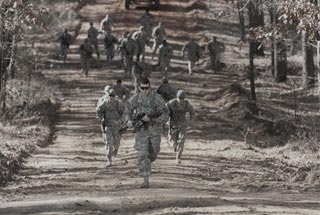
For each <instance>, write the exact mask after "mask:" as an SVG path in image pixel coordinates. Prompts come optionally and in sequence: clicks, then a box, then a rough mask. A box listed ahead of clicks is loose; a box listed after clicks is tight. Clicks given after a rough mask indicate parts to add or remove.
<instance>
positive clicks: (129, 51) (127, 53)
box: [120, 33, 137, 76]
mask: <svg viewBox="0 0 320 215" xmlns="http://www.w3.org/2000/svg"><path fill="white" fill-rule="evenodd" d="M120 49H122V50H123V51H124V65H125V73H126V74H127V75H128V76H130V75H131V71H132V66H133V56H134V54H135V51H136V49H137V44H136V42H135V41H134V40H133V39H132V38H131V35H130V33H128V34H127V37H126V38H125V39H123V40H122V42H121V44H120Z"/></svg>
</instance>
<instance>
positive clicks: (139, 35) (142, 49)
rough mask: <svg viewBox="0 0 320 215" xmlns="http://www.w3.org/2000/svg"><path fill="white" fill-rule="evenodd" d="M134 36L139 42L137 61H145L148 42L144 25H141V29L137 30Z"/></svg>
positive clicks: (137, 42)
mask: <svg viewBox="0 0 320 215" xmlns="http://www.w3.org/2000/svg"><path fill="white" fill-rule="evenodd" d="M132 38H133V39H134V40H135V41H136V44H137V53H136V54H137V61H139V60H140V56H141V60H142V61H144V56H145V54H146V44H147V34H146V32H145V31H144V27H143V26H141V27H140V29H139V31H137V32H135V33H134V34H133V35H132Z"/></svg>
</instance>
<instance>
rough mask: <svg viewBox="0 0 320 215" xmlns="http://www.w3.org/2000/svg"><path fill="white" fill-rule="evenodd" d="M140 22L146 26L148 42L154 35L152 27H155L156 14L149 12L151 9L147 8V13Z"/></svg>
mask: <svg viewBox="0 0 320 215" xmlns="http://www.w3.org/2000/svg"><path fill="white" fill-rule="evenodd" d="M140 23H141V25H142V26H143V27H144V30H145V32H146V35H147V42H149V40H150V38H151V36H152V29H153V27H154V16H153V15H152V14H150V13H149V9H147V10H146V13H145V14H143V15H142V17H141V20H140Z"/></svg>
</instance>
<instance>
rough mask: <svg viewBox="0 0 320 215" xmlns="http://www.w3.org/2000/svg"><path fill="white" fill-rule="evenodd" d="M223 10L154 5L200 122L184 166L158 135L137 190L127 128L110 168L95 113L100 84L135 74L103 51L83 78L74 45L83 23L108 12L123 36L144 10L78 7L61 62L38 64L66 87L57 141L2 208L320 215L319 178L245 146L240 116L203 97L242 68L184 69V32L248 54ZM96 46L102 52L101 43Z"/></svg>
mask: <svg viewBox="0 0 320 215" xmlns="http://www.w3.org/2000/svg"><path fill="white" fill-rule="evenodd" d="M210 3H211V4H210ZM228 8H229V5H227V4H226V3H225V2H223V1H221V2H219V1H214V4H213V3H212V1H211V0H198V1H192V0H163V1H162V7H161V11H160V12H158V11H153V12H152V13H153V14H154V15H155V16H156V18H157V20H161V21H162V22H163V23H164V24H165V26H166V28H167V34H168V35H169V36H168V41H169V43H171V44H172V45H173V47H174V48H175V56H174V59H173V60H172V71H171V72H170V73H169V79H170V83H172V84H173V85H174V86H175V87H176V88H179V89H185V90H186V91H187V92H189V93H188V99H189V100H190V101H191V103H192V104H193V105H194V107H195V108H196V110H197V121H196V123H194V126H193V127H192V128H190V129H189V131H188V139H187V141H186V147H185V153H184V157H183V160H182V164H179V165H177V164H176V163H175V161H174V153H173V151H172V149H171V147H170V146H169V145H168V144H167V143H166V138H164V137H163V138H162V149H161V153H160V155H159V156H158V160H157V161H156V162H155V163H154V164H153V175H152V177H151V187H150V189H140V188H139V187H140V183H141V178H139V177H138V170H137V159H136V158H137V155H136V152H135V151H134V149H133V134H132V133H130V132H127V133H126V134H125V135H124V137H123V140H122V144H121V147H120V151H119V155H118V156H117V157H116V158H115V161H114V166H113V167H112V168H106V166H105V160H104V159H105V148H104V145H103V143H102V139H101V136H100V129H99V124H98V121H97V119H96V118H95V105H96V102H97V100H98V98H99V97H100V96H102V95H103V87H104V86H105V85H106V84H110V83H112V82H114V80H115V79H116V78H123V80H124V84H125V85H127V86H129V87H130V88H131V89H133V87H132V83H131V80H130V79H129V78H126V77H125V75H124V72H123V71H122V70H120V69H119V61H118V60H119V58H116V62H115V64H114V65H111V66H106V64H105V61H104V59H105V56H104V55H103V56H102V61H101V62H97V63H96V66H94V68H93V69H92V71H90V74H89V77H85V76H84V75H83V74H81V72H80V68H79V53H78V45H79V44H80V43H81V42H82V40H83V39H84V38H85V37H86V31H87V29H88V26H89V23H88V22H90V21H93V22H94V23H95V24H96V25H98V22H99V21H100V20H101V19H102V18H103V17H104V16H105V14H106V13H108V14H110V15H111V16H112V17H113V18H114V20H115V22H116V35H117V36H119V35H121V33H122V32H123V31H124V30H126V29H130V30H134V29H138V27H139V26H138V25H137V23H138V20H139V18H140V16H141V15H142V13H143V12H144V11H143V10H129V11H125V10H124V5H123V2H122V1H120V0H104V1H103V0H96V4H92V5H87V6H85V7H83V8H82V9H81V10H80V11H79V14H80V15H81V16H80V17H81V21H82V25H81V28H80V30H79V32H78V35H77V37H76V39H75V41H74V44H73V45H72V46H71V54H70V55H69V60H68V62H67V64H66V65H62V64H61V62H59V61H56V60H52V63H53V67H52V68H49V69H47V70H45V71H44V72H43V73H44V74H45V76H46V77H47V78H48V79H51V80H52V81H55V82H56V83H60V89H61V92H62V93H61V94H60V95H58V96H59V98H60V101H61V109H60V111H59V113H60V118H59V121H58V123H57V125H56V127H55V130H56V134H55V136H56V137H55V140H54V141H53V143H52V144H51V145H49V146H48V147H45V148H39V149H37V150H36V151H35V153H34V154H33V155H32V157H30V158H29V160H28V161H27V162H26V163H25V166H24V168H23V169H22V170H21V171H20V172H19V174H18V176H17V177H16V180H15V181H13V182H11V183H9V184H8V185H7V186H6V187H4V188H2V189H1V191H0V194H1V196H0V201H1V204H0V214H4V215H9V214H39V215H49V214H59V215H63V214H167V215H169V214H170V215H173V214H185V215H189V214H257V215H258V214H260V215H262V214H288V215H289V214H290V215H292V214H320V195H319V192H318V190H319V186H314V185H311V184H308V182H306V181H301V180H298V179H296V178H295V179H293V178H292V176H293V175H294V174H295V173H296V172H297V171H298V169H297V167H295V166H288V165H287V164H285V163H282V162H280V161H279V160H276V159H273V158H270V157H269V156H268V154H267V153H266V152H265V151H264V150H262V149H257V148H255V147H251V146H249V145H247V144H246V143H245V142H244V139H243V137H242V135H241V133H240V130H241V129H239V125H241V122H239V123H238V122H237V121H235V120H234V119H233V118H228V117H222V116H221V115H220V114H219V110H220V109H221V107H217V104H216V101H211V100H210V99H204V98H208V96H211V95H213V93H214V92H217V91H218V90H219V89H220V88H221V87H225V86H227V85H228V84H232V83H234V82H236V81H242V80H243V75H242V74H236V73H235V72H233V71H232V72H230V71H229V70H227V69H226V70H224V71H222V72H220V73H218V74H213V73H211V72H210V71H209V70H208V69H206V62H205V61H203V62H200V65H198V66H197V68H196V72H195V74H194V75H193V76H189V74H188V72H187V70H186V69H187V68H186V62H185V61H184V60H183V59H182V58H181V57H180V54H179V51H180V50H181V48H182V44H183V43H185V42H186V41H188V37H189V36H190V35H193V36H195V37H196V38H197V39H198V40H199V41H200V42H201V44H202V45H204V44H205V42H206V41H207V36H208V35H211V34H216V35H217V36H220V37H221V40H222V41H224V42H225V43H226V45H227V49H226V52H225V55H224V62H226V63H227V65H229V66H231V65H233V66H236V65H237V64H240V65H241V64H242V62H243V61H246V55H245V52H246V50H245V49H241V50H240V49H238V48H237V46H236V44H237V41H238V38H239V36H240V35H239V32H238V28H237V26H236V24H235V22H233V21H232V20H233V18H232V17H228V16H227V17H222V18H219V19H218V18H217V16H218V15H219V11H220V10H226V11H227V10H228ZM227 14H228V13H227ZM234 20H235V19H234ZM100 39H101V40H100V42H102V38H100ZM100 48H101V51H102V45H101V47H100ZM148 53H149V54H148V56H147V61H149V62H151V63H153V64H155V63H156V60H154V61H151V59H150V56H151V55H150V50H148ZM235 59H236V60H235ZM151 81H152V85H153V86H155V87H156V86H158V85H159V83H160V82H161V79H160V72H159V71H158V69H155V71H154V72H153V74H152V78H151ZM206 96H207V97H206Z"/></svg>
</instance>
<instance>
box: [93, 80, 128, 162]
mask: <svg viewBox="0 0 320 215" xmlns="http://www.w3.org/2000/svg"><path fill="white" fill-rule="evenodd" d="M105 93H106V95H105V96H103V97H102V98H101V99H100V100H99V101H98V104H97V108H96V114H97V118H98V119H99V120H100V122H101V124H102V126H101V130H102V137H103V142H104V143H105V144H106V161H107V167H108V166H112V157H113V156H115V155H117V153H118V149H119V147H120V139H121V135H120V133H119V130H120V128H121V124H122V121H121V116H122V114H123V113H124V109H125V106H124V104H123V103H122V102H121V101H120V100H118V99H116V97H115V96H116V93H115V91H114V89H110V86H106V87H105Z"/></svg>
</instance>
